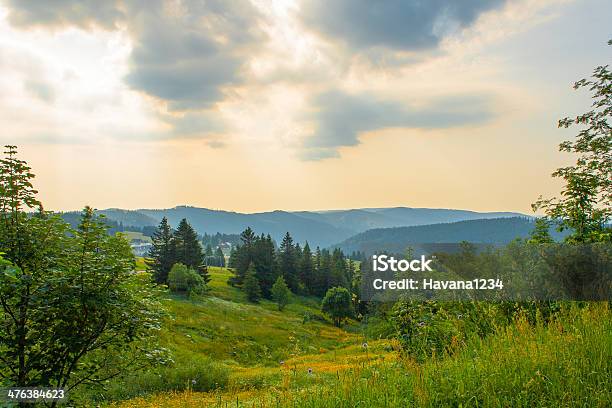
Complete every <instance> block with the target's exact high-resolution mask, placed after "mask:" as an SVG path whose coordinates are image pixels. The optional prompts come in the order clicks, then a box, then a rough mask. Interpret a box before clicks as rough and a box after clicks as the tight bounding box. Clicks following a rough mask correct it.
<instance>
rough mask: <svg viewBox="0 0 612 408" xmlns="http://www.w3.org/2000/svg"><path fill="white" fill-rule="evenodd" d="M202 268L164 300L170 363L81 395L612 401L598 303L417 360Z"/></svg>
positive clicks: (169, 400) (266, 403)
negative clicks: (192, 289)
mask: <svg viewBox="0 0 612 408" xmlns="http://www.w3.org/2000/svg"><path fill="white" fill-rule="evenodd" d="M210 272H211V278H212V280H211V282H210V284H209V287H210V290H209V292H208V294H207V295H206V296H204V297H201V298H198V299H188V298H187V297H184V296H178V295H168V297H167V298H166V300H165V305H166V308H167V310H168V316H167V318H166V324H165V325H164V327H163V329H162V331H161V333H160V336H161V339H162V344H163V346H164V347H166V348H168V349H169V350H170V351H171V353H172V356H173V362H172V363H170V364H168V365H167V366H165V367H161V368H156V369H153V370H150V371H147V372H142V373H133V374H130V375H128V376H127V377H125V378H123V379H117V380H115V381H114V382H113V383H111V384H110V385H109V386H108V389H107V390H106V391H105V392H96V393H94V392H86V393H83V394H82V395H81V398H82V400H83V401H86V400H87V401H90V402H88V403H91V404H93V405H94V406H97V405H102V406H112V407H118V408H119V407H121V408H136V407H142V408H144V407H201V406H210V407H405V406H423V407H430V406H431V407H435V406H478V407H497V406H522V407H532V406H581V407H587V406H588V407H607V406H612V387H611V385H610V383H611V382H610V379H611V378H612V319H611V316H610V310H609V307H608V304H607V303H593V304H590V305H588V306H587V307H577V306H576V305H568V307H567V308H565V310H564V311H563V312H562V313H560V314H559V316H558V318H556V319H555V320H554V321H552V322H549V323H548V324H546V325H545V324H542V323H541V322H537V323H536V324H529V323H528V322H527V320H526V319H521V318H519V319H517V320H516V322H515V323H514V324H513V325H510V326H506V327H504V328H500V329H499V330H498V331H497V332H496V333H495V334H493V335H490V336H488V337H485V338H480V337H477V336H475V337H472V338H469V339H468V341H467V343H466V344H464V345H463V346H462V347H459V346H458V347H457V348H456V351H455V352H451V353H449V354H448V355H445V356H443V357H442V358H438V359H431V360H428V361H425V362H423V363H417V362H416V361H414V360H413V359H411V358H410V357H409V356H402V355H401V354H400V353H399V352H398V350H399V344H398V343H396V342H395V341H394V340H387V339H373V338H369V336H368V334H367V333H371V330H368V329H369V328H367V327H366V326H365V325H364V324H363V323H357V322H355V321H352V322H349V323H348V324H347V325H345V326H344V327H342V328H336V327H334V326H333V325H332V324H331V322H330V321H328V320H327V319H326V317H324V316H323V315H322V314H321V312H320V311H319V306H318V301H317V299H314V298H304V297H294V298H293V301H292V303H291V304H289V305H288V306H287V308H286V309H285V310H284V311H283V312H279V311H278V310H277V307H276V305H275V304H274V303H272V302H269V301H266V300H263V301H261V302H260V303H258V304H252V303H248V302H247V301H246V299H245V296H244V293H243V292H242V291H240V290H238V289H236V288H233V287H230V286H228V285H227V283H226V282H227V278H229V277H230V276H231V272H229V271H228V270H227V269H224V268H214V267H212V268H210ZM365 342H367V346H366V347H364V343H365ZM92 401H93V402H92Z"/></svg>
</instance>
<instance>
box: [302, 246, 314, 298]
mask: <svg viewBox="0 0 612 408" xmlns="http://www.w3.org/2000/svg"><path fill="white" fill-rule="evenodd" d="M300 281H301V282H302V284H303V285H304V288H305V289H306V293H308V294H312V293H313V289H314V265H313V262H312V253H311V252H310V246H309V245H308V242H306V244H305V245H304V250H303V251H302V258H301V259H300Z"/></svg>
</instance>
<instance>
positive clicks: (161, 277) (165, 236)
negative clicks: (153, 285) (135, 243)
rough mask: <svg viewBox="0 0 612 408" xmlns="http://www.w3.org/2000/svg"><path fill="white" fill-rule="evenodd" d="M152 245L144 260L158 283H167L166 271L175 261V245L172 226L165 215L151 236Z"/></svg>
mask: <svg viewBox="0 0 612 408" xmlns="http://www.w3.org/2000/svg"><path fill="white" fill-rule="evenodd" d="M151 239H152V240H153V246H152V247H151V249H150V250H149V253H148V254H147V257H146V259H145V262H146V264H147V266H148V267H149V268H151V269H152V270H153V276H154V277H155V280H156V281H157V282H158V283H164V284H165V283H167V280H168V273H169V272H170V269H172V265H174V264H175V263H176V247H175V242H174V238H173V236H172V228H171V227H170V224H168V219H167V218H166V217H164V218H162V220H161V222H160V223H159V227H157V231H155V234H153V237H152V238H151Z"/></svg>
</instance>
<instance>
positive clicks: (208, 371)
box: [82, 358, 229, 401]
mask: <svg viewBox="0 0 612 408" xmlns="http://www.w3.org/2000/svg"><path fill="white" fill-rule="evenodd" d="M228 380H229V370H228V369H227V368H226V367H224V366H223V365H221V364H219V363H215V362H213V361H212V360H210V359H209V358H197V359H189V360H186V361H180V362H177V363H174V364H172V365H169V366H166V367H161V368H159V369H156V370H149V371H145V372H141V373H136V374H132V375H130V376H129V377H126V378H122V379H118V380H117V381H113V382H112V383H111V384H110V385H109V386H108V388H107V391H106V392H103V393H100V394H98V395H97V396H96V395H82V397H83V398H85V399H95V400H97V401H101V400H107V401H108V400H111V401H117V400H125V399H130V398H134V397H138V396H144V395H149V394H156V393H160V392H169V391H184V390H187V389H189V390H193V391H198V392H207V391H212V390H215V389H218V388H224V387H226V386H227V384H228Z"/></svg>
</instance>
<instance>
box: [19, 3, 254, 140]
mask: <svg viewBox="0 0 612 408" xmlns="http://www.w3.org/2000/svg"><path fill="white" fill-rule="evenodd" d="M8 5H9V10H10V12H9V19H10V21H11V22H12V24H14V25H17V26H21V27H27V26H48V27H61V26H76V27H81V28H86V29H87V28H90V27H92V26H99V27H103V28H106V29H113V28H115V27H118V26H122V27H125V28H126V29H127V32H128V33H129V34H130V35H131V37H132V41H133V48H132V53H131V55H130V57H129V72H128V74H127V75H126V77H125V81H126V83H127V84H128V85H129V86H130V88H132V89H133V90H135V91H139V92H142V93H144V94H147V95H149V96H152V97H154V98H156V99H158V100H160V101H162V102H165V103H166V104H167V107H168V109H169V110H170V111H174V112H189V111H198V112H200V116H210V109H211V108H213V107H214V105H215V103H217V102H219V101H221V100H223V99H224V97H225V95H224V89H225V88H226V87H229V86H232V85H236V84H240V83H242V81H243V78H242V75H241V68H242V66H243V63H244V61H245V60H246V58H247V57H248V55H247V53H248V51H249V50H252V47H253V46H254V45H256V44H257V43H258V42H259V41H260V40H261V39H262V38H263V37H262V36H263V34H262V31H261V30H260V29H259V26H258V20H257V19H258V13H257V12H256V10H255V9H254V8H253V6H252V5H251V4H250V3H249V2H243V1H239V0H206V1H201V0H183V1H180V2H171V1H164V0H148V1H146V2H144V1H140V0H105V1H97V0H88V1H81V0H57V1H54V2H40V1H35V0H25V1H24V0H8ZM207 110H208V111H207ZM204 122H207V123H211V121H210V118H207V119H206V120H204V119H200V123H199V125H198V127H199V129H198V131H197V132H195V131H194V130H193V127H194V126H195V125H194V123H195V122H194V119H193V118H191V117H188V118H187V119H185V120H172V121H171V123H172V124H174V125H176V127H175V131H174V132H172V133H173V134H177V133H178V131H181V130H188V131H189V132H190V133H189V137H191V135H194V134H198V135H202V134H205V133H206V132H204V128H206V127H207V126H205V125H204ZM187 128H189V129H187ZM213 128H214V130H215V131H218V130H219V128H220V125H219V123H215V124H214V126H213Z"/></svg>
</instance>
